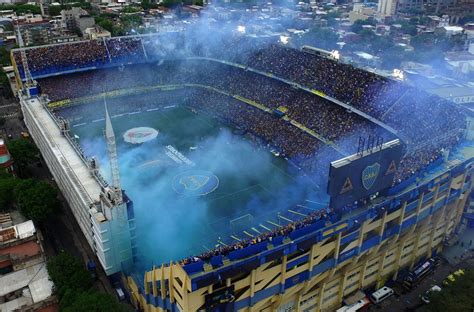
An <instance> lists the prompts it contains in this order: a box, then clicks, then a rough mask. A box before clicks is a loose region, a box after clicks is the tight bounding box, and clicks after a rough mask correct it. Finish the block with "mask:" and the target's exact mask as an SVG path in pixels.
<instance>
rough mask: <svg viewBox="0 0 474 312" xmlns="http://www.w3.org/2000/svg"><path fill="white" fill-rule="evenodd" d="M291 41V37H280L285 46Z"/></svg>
mask: <svg viewBox="0 0 474 312" xmlns="http://www.w3.org/2000/svg"><path fill="white" fill-rule="evenodd" d="M289 41H290V37H288V36H284V35H281V36H280V42H281V43H283V44H288V42H289Z"/></svg>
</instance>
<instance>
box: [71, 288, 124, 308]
mask: <svg viewBox="0 0 474 312" xmlns="http://www.w3.org/2000/svg"><path fill="white" fill-rule="evenodd" d="M62 311H64V312H121V311H127V309H126V308H125V306H123V305H121V304H119V303H118V302H117V301H116V300H115V299H114V298H113V297H112V296H110V295H108V294H104V293H99V292H97V291H89V292H82V293H79V294H77V295H76V296H75V297H74V299H73V300H72V302H71V304H70V305H69V306H67V307H64V308H63V309H62Z"/></svg>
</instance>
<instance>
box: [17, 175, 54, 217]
mask: <svg viewBox="0 0 474 312" xmlns="http://www.w3.org/2000/svg"><path fill="white" fill-rule="evenodd" d="M15 197H16V198H17V205H18V207H19V208H20V211H21V213H22V214H23V215H24V216H25V217H27V218H29V219H32V220H33V221H35V222H43V221H45V220H46V219H47V218H48V217H49V216H51V215H52V214H53V213H56V212H57V211H58V210H59V208H60V207H61V205H60V202H59V200H58V191H57V190H56V189H55V188H54V187H52V186H51V185H50V184H48V183H47V182H45V181H35V180H31V179H28V180H22V181H21V182H19V184H18V185H17V187H16V191H15Z"/></svg>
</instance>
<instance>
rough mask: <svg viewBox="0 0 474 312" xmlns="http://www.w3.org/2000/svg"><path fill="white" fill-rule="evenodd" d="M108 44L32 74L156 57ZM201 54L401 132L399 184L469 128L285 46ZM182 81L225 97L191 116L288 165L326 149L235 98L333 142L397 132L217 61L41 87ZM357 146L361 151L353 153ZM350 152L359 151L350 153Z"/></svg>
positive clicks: (137, 68) (65, 93) (411, 94)
mask: <svg viewBox="0 0 474 312" xmlns="http://www.w3.org/2000/svg"><path fill="white" fill-rule="evenodd" d="M104 42H105V43H104ZM104 42H102V43H101V42H100V41H97V42H90V43H88V44H90V45H91V46H92V47H93V48H92V49H90V51H86V52H84V53H79V52H73V51H67V53H72V54H78V55H74V56H73V57H70V56H69V55H68V58H67V59H64V58H63V56H62V53H63V52H62V50H61V49H63V48H61V49H60V51H61V52H60V53H59V56H58V55H57V54H58V52H57V51H58V50H55V52H54V57H53V52H52V51H49V50H48V48H44V49H45V50H43V51H42V52H39V51H35V52H29V53H28V58H29V60H30V58H31V60H32V62H30V63H32V65H30V66H33V67H32V68H33V69H35V70H41V69H44V68H47V67H49V66H56V64H58V65H61V64H70V63H71V62H76V63H79V64H83V63H86V62H87V61H88V60H89V61H97V60H98V61H104V58H109V59H112V60H113V59H117V60H118V59H120V58H122V57H124V56H132V57H142V56H145V57H150V54H151V53H152V52H153V49H152V48H151V47H150V46H149V45H148V44H145V43H144V42H143V41H140V40H135V39H122V40H113V43H112V42H111V41H104ZM230 47H231V46H230ZM234 48H235V47H234ZM64 49H66V50H67V49H68V48H64ZM76 51H84V50H83V49H78V50H76ZM104 51H105V54H104ZM198 54H199V55H201V56H212V57H216V58H226V59H228V60H231V61H234V62H237V63H240V64H244V65H246V66H248V67H250V68H255V69H258V70H261V71H265V72H268V73H271V74H273V75H275V76H279V77H282V78H285V79H287V80H291V81H294V82H297V83H299V84H302V85H305V86H308V87H310V88H311V89H315V90H319V91H322V92H324V93H326V94H328V95H329V96H331V97H334V98H336V99H338V100H340V101H342V102H346V103H348V104H350V105H352V106H353V107H355V108H356V109H358V110H361V111H363V112H365V113H367V114H369V115H370V116H372V117H374V118H377V119H379V120H381V121H383V122H385V123H386V124H388V125H390V126H391V127H393V128H395V129H396V130H397V131H398V132H399V135H400V138H401V139H402V140H403V141H404V143H406V144H407V153H406V155H405V157H404V158H403V159H402V162H401V163H400V166H399V168H398V171H397V172H396V175H395V181H396V183H400V182H402V181H403V180H405V179H407V178H408V177H410V176H413V175H414V174H416V173H417V172H418V171H420V170H421V169H422V168H424V167H426V166H427V165H429V164H431V163H433V162H434V161H436V160H437V159H439V157H441V156H442V154H443V152H444V151H445V150H449V149H451V148H452V147H453V146H455V145H456V144H457V142H458V141H459V137H460V133H461V131H462V129H463V127H464V123H465V121H464V116H463V114H462V113H461V111H460V110H459V109H458V108H457V107H455V106H454V105H451V104H450V103H448V102H446V101H444V100H442V99H440V98H438V97H435V96H430V95H428V94H426V93H424V92H421V91H419V90H416V89H413V88H410V87H408V86H406V85H404V84H401V83H398V82H394V81H391V80H388V79H385V78H382V77H380V76H377V75H375V74H373V73H370V72H367V71H363V70H360V69H356V68H354V67H352V66H350V65H346V64H342V63H339V62H337V61H334V60H330V59H326V58H323V57H319V56H315V55H312V54H309V53H306V52H302V51H298V50H295V49H290V48H287V47H283V46H280V45H267V46H265V47H264V48H258V49H257V50H254V51H252V52H249V51H246V53H232V54H230V53H229V54H226V55H222V54H219V53H216V52H215V51H212V50H211V49H210V48H209V47H205V46H201V47H200V48H199V53H198ZM45 55H49V56H48V57H46V56H45ZM242 55H245V57H242ZM184 83H185V84H195V85H197V84H199V85H206V86H210V87H212V88H215V89H218V90H221V91H222V93H218V92H214V91H212V89H210V88H201V87H196V86H195V87H192V88H189V92H187V93H186V96H185V97H184V100H185V103H186V105H188V106H189V107H190V108H191V109H194V110H198V111H201V112H204V113H207V114H211V115H213V116H215V117H217V118H219V119H222V120H223V121H225V122H228V123H231V124H233V125H234V126H235V127H237V128H239V129H240V130H242V131H243V132H246V133H250V134H252V135H254V136H255V137H258V138H261V139H262V140H263V141H264V142H265V143H266V144H268V145H270V146H272V147H276V148H277V149H278V150H280V151H281V152H282V153H284V154H285V155H286V156H288V157H290V158H300V159H301V158H302V159H303V161H302V162H303V163H305V162H307V161H308V160H309V159H314V158H316V157H314V156H315V154H316V153H317V151H318V149H320V148H321V146H323V144H322V142H321V141H319V140H318V139H316V138H315V137H313V136H311V135H309V134H307V133H305V132H302V131H301V130H299V129H298V128H296V127H294V126H292V125H291V124H290V123H289V122H288V121H287V120H285V119H282V118H278V117H277V116H275V115H272V114H269V113H265V112H263V111H262V110H260V109H258V108H255V107H253V106H251V105H247V104H244V103H242V102H241V101H238V100H236V99H233V97H232V96H236V95H238V96H241V97H244V98H246V99H248V100H250V101H253V102H255V103H259V104H261V105H263V106H264V107H266V108H268V109H270V110H275V109H282V108H283V109H284V111H285V112H286V116H288V117H289V118H290V119H293V120H295V121H297V122H299V123H301V124H303V125H305V126H306V127H308V128H310V129H311V130H313V131H315V132H316V133H318V134H319V135H321V136H322V137H323V138H325V139H327V140H329V141H334V142H336V143H338V142H342V141H344V140H345V139H347V138H351V137H352V138H353V139H355V140H353V141H354V142H355V141H356V140H357V138H358V137H359V136H366V135H368V134H371V135H374V134H377V135H381V136H382V137H384V138H385V139H386V140H387V139H391V138H393V136H392V135H391V134H390V133H388V132H387V131H385V130H384V129H381V128H379V127H376V126H375V125H374V124H373V123H371V122H369V121H368V120H366V119H363V118H361V117H359V115H357V114H354V113H349V112H347V111H346V110H345V109H343V108H341V107H339V106H337V105H335V104H333V103H332V102H329V101H327V100H325V99H322V98H320V97H318V96H315V95H313V94H310V93H306V92H304V91H302V90H300V89H297V88H295V87H292V86H290V85H287V84H285V83H283V82H279V81H276V80H274V79H271V78H268V77H264V76H262V75H259V74H256V73H254V72H253V71H251V70H248V68H247V70H244V69H241V68H240V69H237V68H234V67H231V66H228V65H223V64H218V63H215V62H211V61H203V60H194V61H191V60H188V61H166V62H162V61H161V62H159V63H158V65H156V64H153V65H150V64H148V65H134V66H126V67H125V68H123V67H122V68H120V69H109V70H96V71H94V72H84V73H77V74H73V75H68V76H61V77H52V78H46V79H42V80H41V81H40V86H41V88H42V92H43V93H46V94H48V95H49V97H50V99H51V100H53V101H56V100H61V99H67V98H77V97H83V96H88V95H91V94H95V93H100V92H103V91H104V90H106V91H113V90H119V89H127V88H134V87H147V86H153V85H158V84H184ZM58 86H60V87H58ZM355 146H356V144H355V143H354V144H353V147H355ZM347 152H353V151H350V150H347ZM308 162H309V163H311V161H308ZM309 167H310V165H309ZM326 217H327V216H326V214H325V213H322V214H321V213H318V212H316V213H314V214H311V215H309V216H308V217H307V218H305V219H303V220H301V221H298V222H294V223H290V224H289V225H288V226H286V227H283V228H279V229H275V230H274V231H271V232H269V233H266V234H262V235H261V236H258V237H256V238H253V239H249V240H245V241H242V242H240V243H238V244H235V245H231V246H225V245H223V246H220V247H218V248H217V249H215V250H213V251H210V252H206V253H204V254H202V255H200V256H197V257H191V258H188V259H185V260H183V264H186V263H190V262H195V261H198V260H209V259H210V258H211V257H213V256H215V255H219V254H224V255H225V254H228V253H229V252H231V251H233V250H237V249H241V248H244V247H246V246H248V245H250V244H254V243H258V242H260V241H264V240H271V239H272V237H275V236H276V235H286V234H287V233H288V232H290V231H292V230H294V229H296V228H300V227H304V226H306V225H308V224H311V223H312V222H314V221H315V220H318V219H320V218H326Z"/></svg>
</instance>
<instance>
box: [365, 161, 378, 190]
mask: <svg viewBox="0 0 474 312" xmlns="http://www.w3.org/2000/svg"><path fill="white" fill-rule="evenodd" d="M379 172H380V164H379V163H374V164H373V165H370V166H367V167H365V169H364V170H363V171H362V185H363V186H364V188H365V189H366V190H369V189H370V188H371V187H372V186H373V185H374V183H375V180H377V177H378V176H379Z"/></svg>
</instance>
